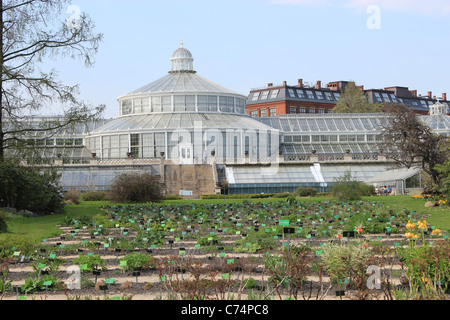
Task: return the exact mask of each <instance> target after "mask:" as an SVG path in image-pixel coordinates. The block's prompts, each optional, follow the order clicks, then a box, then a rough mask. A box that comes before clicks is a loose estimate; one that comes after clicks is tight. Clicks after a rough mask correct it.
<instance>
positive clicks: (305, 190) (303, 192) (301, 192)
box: [295, 187, 317, 197]
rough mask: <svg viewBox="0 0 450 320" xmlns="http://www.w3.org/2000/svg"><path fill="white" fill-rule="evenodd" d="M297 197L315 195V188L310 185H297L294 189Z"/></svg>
mask: <svg viewBox="0 0 450 320" xmlns="http://www.w3.org/2000/svg"><path fill="white" fill-rule="evenodd" d="M295 195H296V196H297V197H315V196H317V190H316V189H315V188H311V187H299V188H297V189H296V190H295Z"/></svg>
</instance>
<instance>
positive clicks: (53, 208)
mask: <svg viewBox="0 0 450 320" xmlns="http://www.w3.org/2000/svg"><path fill="white" fill-rule="evenodd" d="M57 179H58V176H57V174H56V173H54V172H52V171H47V172H43V173H41V172H39V171H38V170H36V169H31V168H24V167H21V166H19V165H17V164H15V163H14V162H11V161H3V162H0V206H1V207H10V208H15V209H17V210H29V211H31V212H34V213H36V214H40V215H45V214H52V213H61V212H62V211H63V208H64V198H63V193H62V190H61V189H60V187H58V185H57Z"/></svg>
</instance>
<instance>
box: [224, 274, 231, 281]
mask: <svg viewBox="0 0 450 320" xmlns="http://www.w3.org/2000/svg"><path fill="white" fill-rule="evenodd" d="M222 278H223V279H225V280H228V279H230V274H229V273H224V274H222Z"/></svg>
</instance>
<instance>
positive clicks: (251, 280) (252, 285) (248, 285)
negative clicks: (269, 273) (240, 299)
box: [244, 278, 258, 290]
mask: <svg viewBox="0 0 450 320" xmlns="http://www.w3.org/2000/svg"><path fill="white" fill-rule="evenodd" d="M257 285H258V282H257V281H256V280H255V279H254V278H248V280H247V282H246V283H245V286H244V288H245V289H247V290H249V289H253V288H255V287H256V286H257Z"/></svg>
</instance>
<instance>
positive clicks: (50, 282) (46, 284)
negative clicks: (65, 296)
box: [44, 281, 53, 287]
mask: <svg viewBox="0 0 450 320" xmlns="http://www.w3.org/2000/svg"><path fill="white" fill-rule="evenodd" d="M52 283H53V282H52V281H45V282H44V286H46V287H50V286H51V285H52Z"/></svg>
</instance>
